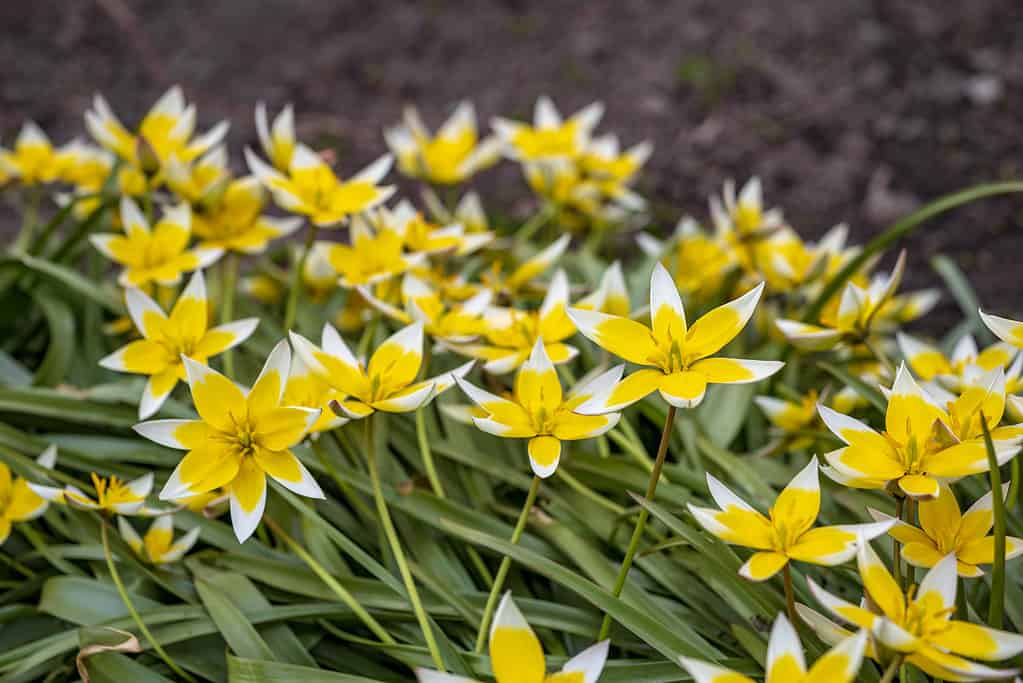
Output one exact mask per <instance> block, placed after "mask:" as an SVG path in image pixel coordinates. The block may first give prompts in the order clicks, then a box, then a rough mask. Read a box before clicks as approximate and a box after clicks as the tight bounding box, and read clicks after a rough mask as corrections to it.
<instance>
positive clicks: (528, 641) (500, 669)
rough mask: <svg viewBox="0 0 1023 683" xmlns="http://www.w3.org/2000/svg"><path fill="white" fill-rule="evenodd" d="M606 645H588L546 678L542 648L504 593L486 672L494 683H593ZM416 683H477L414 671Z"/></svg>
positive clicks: (468, 679)
mask: <svg viewBox="0 0 1023 683" xmlns="http://www.w3.org/2000/svg"><path fill="white" fill-rule="evenodd" d="M608 647H609V642H608V641H606V640H605V641H602V642H599V643H597V644H596V645H591V646H590V647H588V648H587V649H585V650H583V651H582V652H580V653H579V654H577V655H576V656H574V657H572V658H571V659H569V660H568V661H567V662H566V663H565V665H564V666H563V667H561V671H560V672H559V673H554V674H548V673H547V665H546V662H545V661H544V653H543V646H542V645H541V643H540V639H539V638H537V637H536V634H535V633H534V632H533V629H532V628H531V627H530V626H529V623H528V622H527V621H526V618H525V617H524V616H523V615H522V612H520V611H519V608H518V606H517V605H516V604H515V601H514V600H512V597H511V593H505V595H504V597H503V598H502V599H501V605H500V606H499V607H498V608H497V613H496V614H495V616H494V625H493V627H492V628H491V629H490V668H491V669H492V670H493V672H494V678H496V679H497V683H597V680H598V679H599V678H600V674H601V673H602V672H603V670H604V663H605V662H606V661H607V652H608ZM416 679H417V680H418V682H419V683H477V682H476V681H475V680H474V679H471V678H465V677H464V676H454V675H452V674H447V673H441V672H439V671H432V670H429V669H423V668H418V669H416Z"/></svg>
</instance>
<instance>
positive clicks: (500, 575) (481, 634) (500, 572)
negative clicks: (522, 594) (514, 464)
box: [473, 474, 543, 654]
mask: <svg viewBox="0 0 1023 683" xmlns="http://www.w3.org/2000/svg"><path fill="white" fill-rule="evenodd" d="M542 481H543V480H542V479H541V478H540V477H538V476H536V475H535V474H534V475H533V481H532V483H530V485H529V493H527V494H526V502H525V503H523V504H522V511H521V512H520V513H519V519H518V521H516V522H515V529H514V530H512V535H511V539H509V542H510V543H511V544H512V545H518V544H519V539H521V538H522V532H523V531H525V529H526V522H527V521H528V520H529V511H530V510H532V509H533V504H534V503H535V502H536V494H537V492H539V490H540V482H542ZM510 569H511V558H510V557H508V556H507V555H505V556H504V559H502V560H501V565H500V566H499V567H498V568H497V575H496V576H495V577H494V585H492V586H491V587H490V594H489V595H488V596H487V604H486V605H485V606H484V608H483V617H482V618H481V619H480V627H479V630H478V631H477V632H476V647H475V648H473V652H475V653H476V654H480V653H481V652H483V644H484V643H485V642H486V640H487V632H488V631H489V630H490V621H491V620H492V619H493V618H494V609H495V608H496V607H497V599H498V598H499V597H500V596H501V589H502V588H503V587H504V581H505V579H506V578H507V576H508V571H509V570H510Z"/></svg>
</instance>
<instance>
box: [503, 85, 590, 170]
mask: <svg viewBox="0 0 1023 683" xmlns="http://www.w3.org/2000/svg"><path fill="white" fill-rule="evenodd" d="M603 114H604V105H603V104H601V103H600V102H594V103H593V104H591V105H589V106H588V107H586V108H584V109H581V110H579V111H578V112H576V113H575V114H573V115H572V116H571V117H569V118H568V119H567V120H562V118H561V114H559V113H558V109H557V107H555V106H554V103H553V102H552V101H551V100H550V98H549V97H547V96H546V95H545V96H542V97H540V98H539V99H537V101H536V107H535V109H534V112H533V125H532V126H530V125H529V124H525V123H520V122H518V121H511V120H509V119H504V118H496V119H494V120H493V122H492V124H491V125H493V127H494V131H495V132H496V133H497V135H498V137H499V138H500V139H501V142H502V143H504V146H505V153H506V154H508V156H510V157H512V158H513V159H516V160H519V161H537V160H540V159H558V158H560V159H574V158H576V157H578V156H580V155H581V154H582V153H583V152H584V150H585V149H586V147H587V145H588V144H589V142H590V135H591V133H592V132H593V129H594V128H596V126H597V124H598V123H599V122H600V117H601V116H603Z"/></svg>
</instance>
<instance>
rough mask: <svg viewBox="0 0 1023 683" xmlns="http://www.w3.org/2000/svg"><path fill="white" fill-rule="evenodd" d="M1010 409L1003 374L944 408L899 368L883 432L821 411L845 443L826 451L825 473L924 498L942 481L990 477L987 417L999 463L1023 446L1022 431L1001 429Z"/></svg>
mask: <svg viewBox="0 0 1023 683" xmlns="http://www.w3.org/2000/svg"><path fill="white" fill-rule="evenodd" d="M1004 408H1005V375H1004V373H1003V372H1002V371H1001V369H997V370H994V371H992V372H990V373H986V374H985V375H984V377H983V378H982V380H980V381H979V382H978V383H977V384H975V385H973V386H970V387H968V388H967V389H966V390H965V391H964V392H963V394H962V395H961V396H959V398H957V399H956V400H955V401H954V402H953V403H951V404H949V405H948V407H947V409H946V408H942V407H941V406H939V405H938V404H937V402H936V401H935V400H934V398H932V397H931V396H930V395H929V394H927V393H926V392H925V391H924V390H923V389H922V388H921V387H920V385H919V384H917V383H916V380H914V379H913V376H912V375H911V374H910V373H909V370H908V369H906V366H905V364H903V365H901V366H900V367H899V370H898V372H897V374H896V376H895V384H894V385H893V386H892V389H891V391H890V393H889V396H888V408H887V411H886V413H885V429H884V432H883V433H878V432H875V431H874V430H873V429H871V428H870V427H868V426H867V425H866V424H864V423H863V422H860V421H859V420H857V419H855V418H852V417H849V416H847V415H843V414H841V413H839V412H837V411H835V410H832V409H831V408H827V407H825V406H820V407H819V409H818V410H819V411H820V415H821V418H822V419H823V420H824V423H825V424H826V425H827V426H828V429H830V430H831V431H832V432H833V433H834V434H835V436H837V437H838V438H839V439H841V440H842V441H843V442H844V443H846V444H847V445H846V446H844V447H843V448H839V449H838V450H835V451H832V452H830V453H827V454H826V455H825V456H824V458H825V460H827V462H828V465H830V467H828V468H826V469H825V470H824V471H825V473H826V474H827V475H828V476H829V477H831V478H832V479H834V480H835V481H837V482H838V483H840V484H844V485H846V486H852V487H856V488H867V489H888V490H890V491H891V492H893V493H896V494H897V495H899V496H909V497H910V498H916V499H926V498H936V497H937V496H938V494H939V493H940V490H941V489H940V484H939V480H940V479H956V478H959V477H965V476H968V475H971V474H978V473H980V472H987V471H988V469H989V468H988V459H987V450H986V448H985V446H984V439H983V429H982V427H981V422H980V421H981V419H982V417H981V416H982V415H983V418H984V419H986V420H987V423H988V425H989V428H990V429H991V438H992V439H993V441H994V445H995V450H996V457H997V460H998V462H999V464H1004V463H1005V462H1008V461H1009V460H1010V459H1011V458H1012V457H1013V456H1014V455H1016V452H1017V450H1018V447H1019V444H1020V442H1021V441H1023V430H1021V429H1020V427H1019V426H1010V427H998V423H999V422H1000V421H1001V419H1002V413H1003V411H1004Z"/></svg>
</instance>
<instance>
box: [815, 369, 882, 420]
mask: <svg viewBox="0 0 1023 683" xmlns="http://www.w3.org/2000/svg"><path fill="white" fill-rule="evenodd" d="M817 367H819V368H820V369H821V370H823V371H824V372H826V373H828V374H829V375H831V376H832V377H834V378H835V379H837V380H838V381H839V382H842V383H843V384H845V385H846V386H847V387H850V388H851V389H852V390H853V391H855V392H856V393H857V394H859V395H860V396H861V397H862V398H863V399H864V400H866V401H867V402H868V403H870V405H872V406H874V407H875V408H877V409H878V411H880V412H881V414H882V415H883V414H884V412H885V411H886V410H887V406H888V401H886V400H885V398H884V396H883V395H882V394H881V392H880V391H879V390H878V389H877V388H876V387H872V386H870V385H869V384H867V383H866V382H864V381H863V380H862V379H860V378H859V377H856V376H855V375H851V374H849V372H847V371H846V370H845V368H840V367H839V366H837V365H834V364H832V363H825V362H824V361H819V362H818V363H817Z"/></svg>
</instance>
